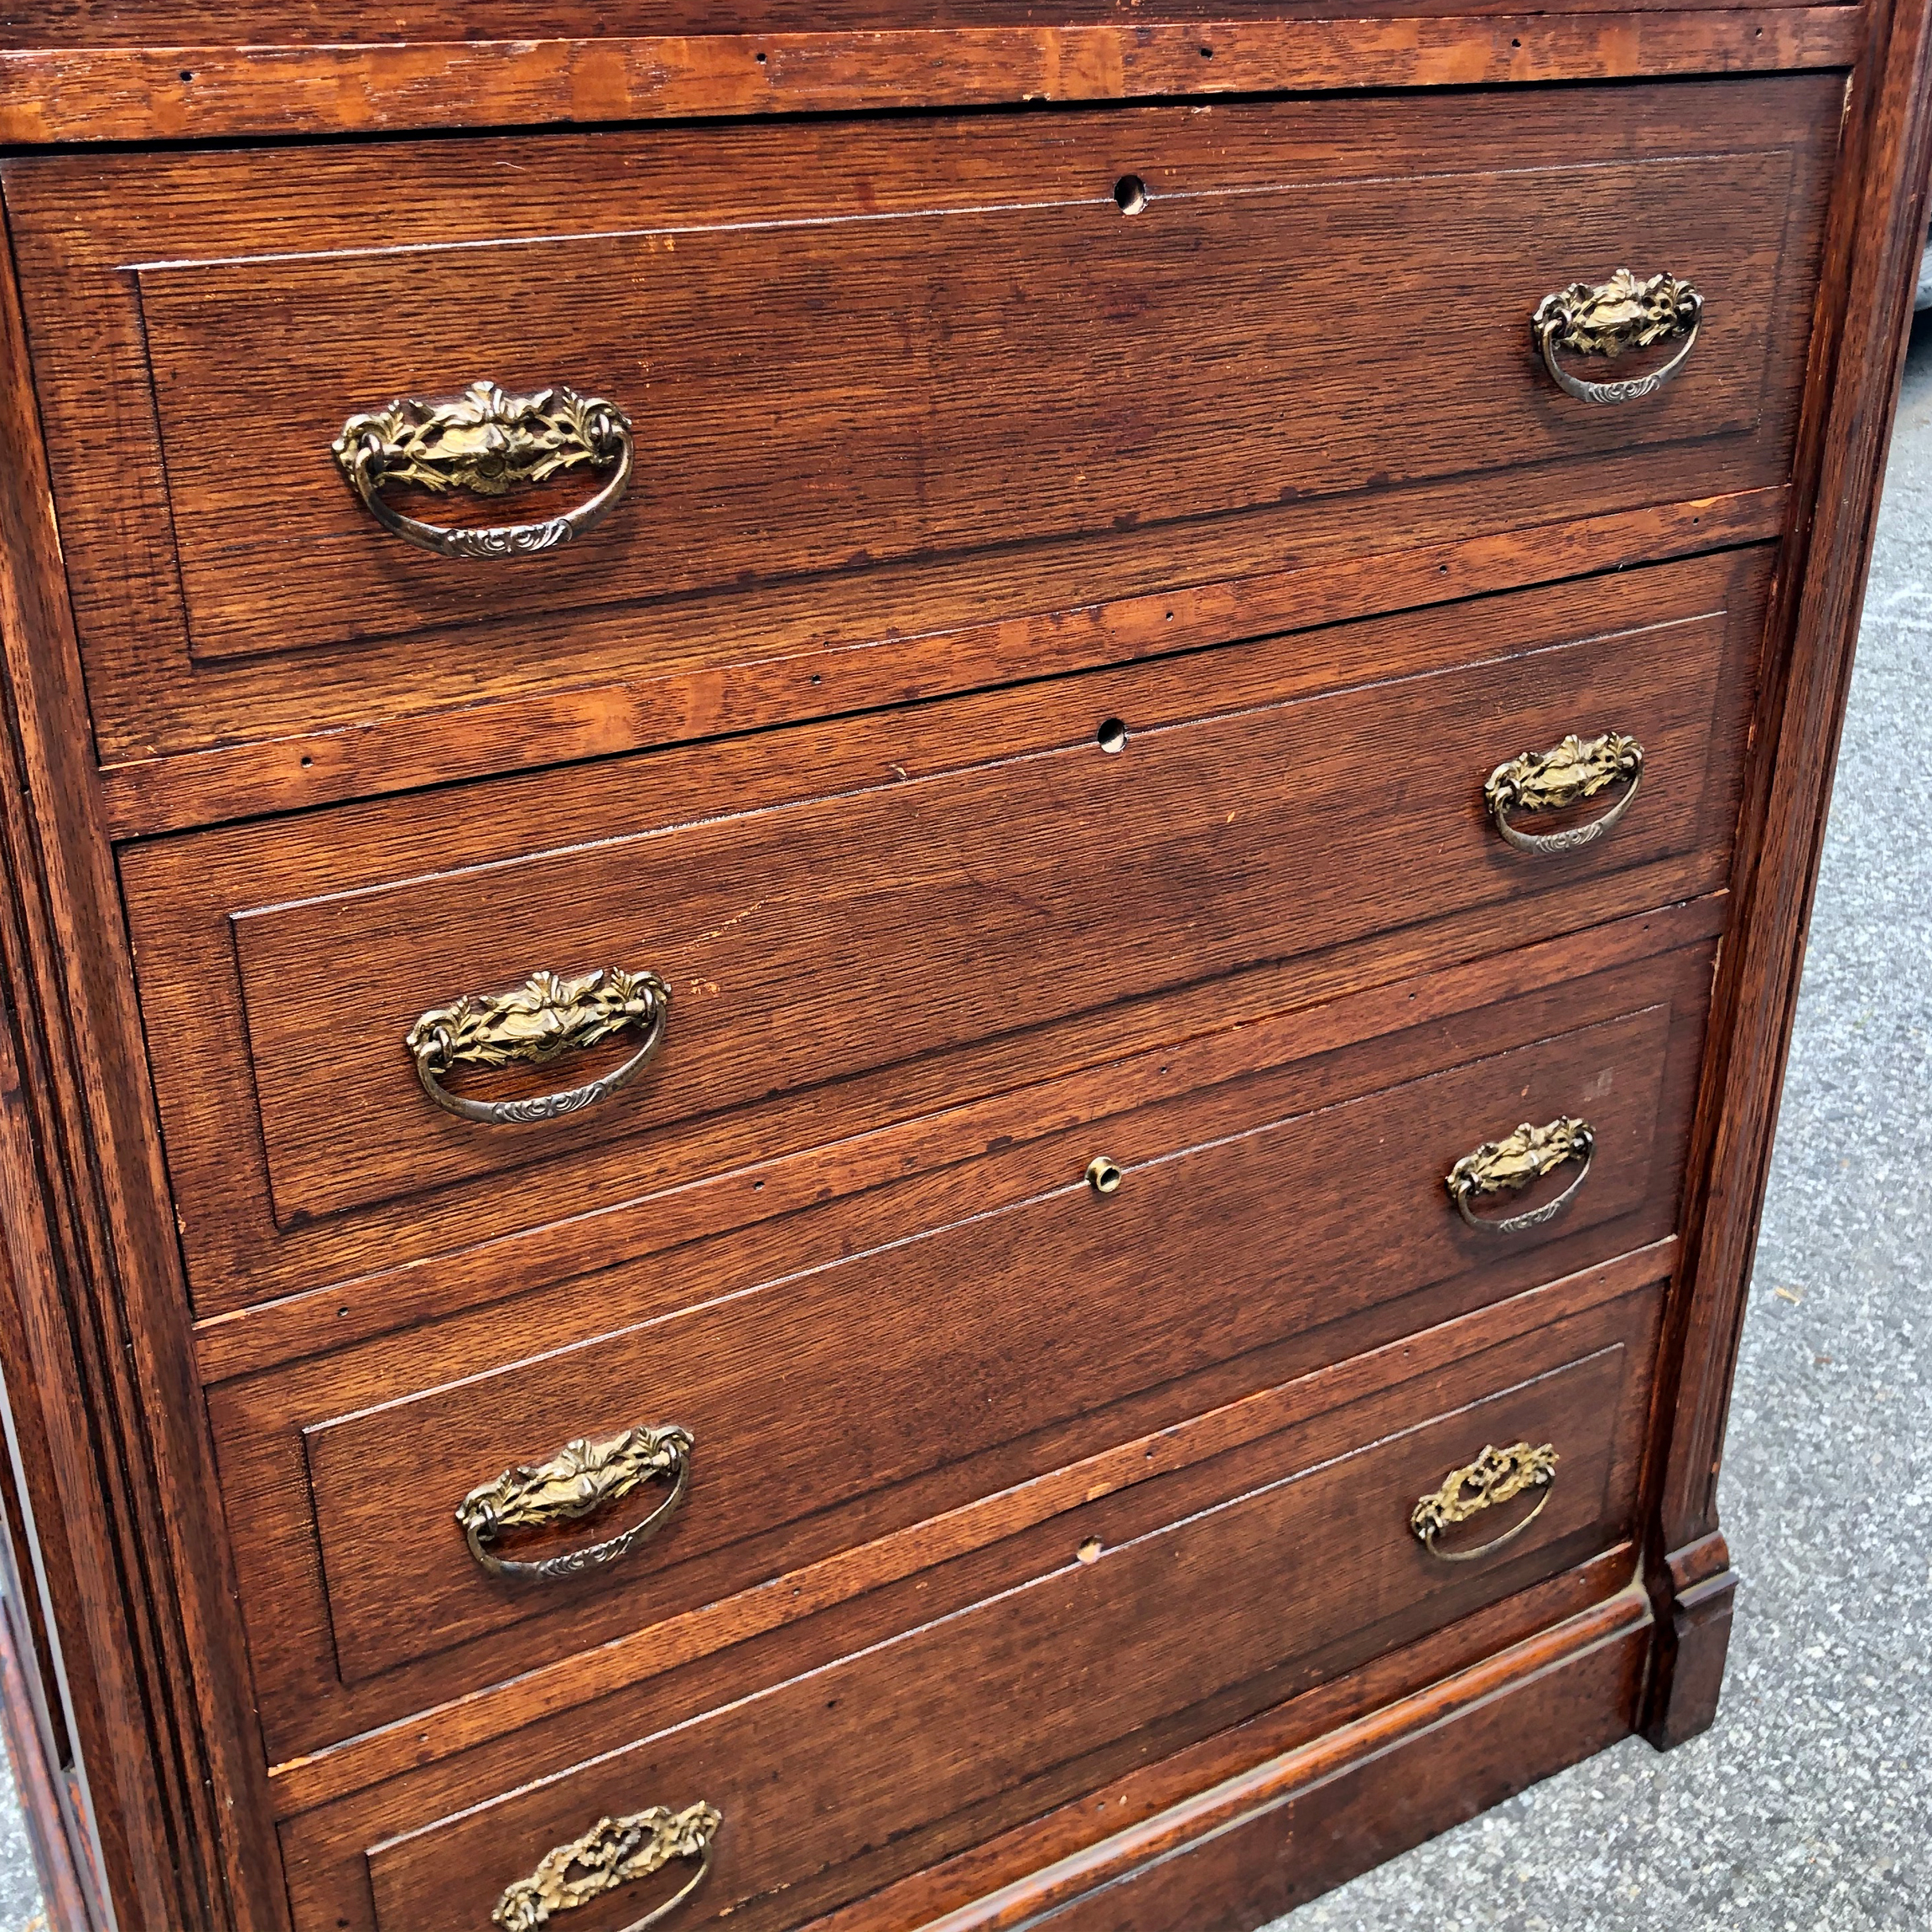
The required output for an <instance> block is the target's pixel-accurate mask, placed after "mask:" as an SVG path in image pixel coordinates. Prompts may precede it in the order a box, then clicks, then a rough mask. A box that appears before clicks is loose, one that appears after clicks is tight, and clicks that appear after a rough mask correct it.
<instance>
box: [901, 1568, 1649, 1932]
mask: <svg viewBox="0 0 1932 1932" xmlns="http://www.w3.org/2000/svg"><path fill="white" fill-rule="evenodd" d="M1653 1629H1654V1619H1653V1617H1652V1613H1651V1609H1650V1603H1649V1597H1648V1596H1647V1595H1646V1593H1645V1592H1644V1587H1643V1586H1642V1585H1641V1584H1640V1583H1639V1584H1633V1585H1631V1586H1630V1587H1628V1588H1627V1589H1625V1590H1623V1591H1621V1592H1618V1594H1617V1595H1615V1596H1613V1597H1610V1598H1608V1599H1607V1601H1605V1602H1601V1603H1598V1604H1597V1605H1596V1606H1594V1607H1592V1608H1590V1609H1588V1610H1586V1611H1583V1612H1581V1613H1579V1614H1577V1615H1576V1616H1573V1617H1571V1618H1567V1619H1566V1620H1565V1621H1563V1622H1561V1623H1556V1624H1555V1625H1552V1626H1551V1627H1550V1628H1548V1629H1546V1630H1544V1631H1542V1632H1540V1633H1537V1634H1536V1635H1535V1636H1533V1637H1530V1638H1528V1639H1524V1641H1522V1642H1520V1643H1518V1644H1512V1645H1511V1646H1509V1648H1508V1649H1504V1650H1502V1651H1499V1652H1498V1653H1497V1654H1495V1655H1494V1656H1493V1657H1489V1658H1486V1659H1483V1660H1482V1661H1481V1662H1479V1663H1477V1664H1474V1665H1470V1666H1469V1667H1467V1669H1464V1670H1458V1671H1457V1672H1455V1673H1454V1674H1453V1675H1450V1676H1447V1677H1445V1678H1443V1679H1441V1680H1439V1681H1438V1682H1436V1683H1435V1684H1432V1685H1429V1686H1428V1687H1427V1688H1426V1689H1425V1690H1420V1691H1418V1692H1416V1693H1415V1694H1414V1695H1413V1696H1407V1697H1404V1698H1401V1699H1399V1700H1398V1701H1395V1702H1394V1703H1391V1704H1389V1705H1386V1706H1383V1707H1382V1708H1380V1709H1379V1710H1377V1711H1372V1712H1370V1713H1369V1714H1368V1715H1367V1716H1363V1717H1362V1718H1359V1719H1358V1720H1357V1721H1355V1722H1352V1723H1349V1724H1346V1725H1343V1726H1342V1727H1339V1728H1337V1729H1336V1730H1334V1731H1332V1732H1329V1733H1327V1735H1326V1736H1323V1737H1318V1738H1316V1739H1314V1740H1312V1741H1311V1742H1308V1743H1306V1744H1304V1745H1301V1746H1300V1747H1298V1748H1295V1749H1293V1750H1290V1751H1286V1752H1284V1753H1281V1754H1280V1755H1279V1756H1277V1757H1275V1758H1270V1759H1268V1760H1267V1761H1266V1762H1265V1763H1260V1764H1258V1765H1255V1766H1254V1768H1251V1769H1249V1770H1247V1771H1244V1772H1243V1773H1241V1774H1239V1776H1236V1777H1232V1778H1228V1779H1224V1780H1223V1781H1222V1782H1221V1783H1219V1784H1215V1785H1213V1786H1211V1787H1209V1788H1208V1789H1205V1790H1202V1791H1201V1792H1199V1793H1197V1794H1195V1795H1194V1796H1192V1797H1190V1798H1187V1799H1184V1800H1182V1801H1180V1802H1179V1803H1176V1804H1175V1805H1171V1806H1169V1807H1168V1808H1167V1809H1166V1810H1163V1811H1161V1812H1159V1813H1156V1815H1154V1816H1152V1817H1150V1818H1146V1819H1144V1820H1141V1821H1140V1822H1139V1823H1137V1824H1135V1825H1133V1826H1130V1827H1129V1828H1127V1829H1126V1830H1124V1831H1119V1832H1118V1833H1115V1834H1114V1836H1110V1837H1108V1838H1104V1839H1103V1840H1101V1841H1098V1843H1096V1844H1093V1845H1092V1846H1088V1847H1086V1848H1085V1849H1083V1850H1082V1851H1078V1852H1075V1853H1073V1854H1072V1855H1071V1856H1069V1857H1065V1858H1062V1859H1061V1860H1059V1861H1057V1862H1055V1863H1053V1864H1050V1865H1048V1866H1046V1867H1043V1868H1042V1869H1041V1870H1040V1871H1038V1872H1033V1873H1031V1874H1030V1875H1029V1876H1028V1877H1026V1878H1024V1879H1021V1880H1020V1881H1018V1882H1016V1883H1013V1884H1010V1885H1008V1886H1005V1887H1004V1888H1001V1889H1000V1890H999V1891H996V1892H994V1893H989V1894H988V1895H987V1896H986V1897H984V1898H980V1899H978V1900H975V1901H974V1903H971V1904H969V1905H966V1906H963V1907H961V1908H959V1909H957V1910H954V1911H951V1912H948V1913H947V1914H944V1915H943V1917H941V1918H937V1919H932V1920H930V1921H929V1922H928V1924H927V1932H1028V1929H1030V1928H1032V1927H1035V1926H1042V1927H1044V1926H1048V1925H1051V1926H1052V1928H1053V1932H1114V1929H1116V1928H1120V1927H1125V1926H1131V1927H1133V1928H1134V1932H1249V1928H1251V1927H1254V1926H1256V1925H1259V1924H1265V1923H1266V1922H1267V1921H1268V1920H1270V1919H1275V1918H1277V1917H1279V1916H1280V1914H1282V1913H1285V1912H1288V1911H1291V1910H1292V1909H1294V1908H1295V1907H1296V1906H1298V1905H1301V1904H1304V1903H1306V1902H1307V1901H1308V1900H1309V1899H1311V1898H1317V1897H1318V1896H1319V1895H1320V1894H1321V1893H1323V1892H1327V1891H1330V1890H1332V1889H1333V1888H1335V1887H1336V1886H1337V1885H1340V1884H1343V1883H1346V1882H1347V1881H1348V1879H1350V1878H1353V1877H1355V1876H1357V1875H1358V1873H1360V1872H1365V1871H1367V1870H1368V1868H1369V1867H1371V1866H1374V1865H1376V1864H1379V1863H1380V1862H1382V1861H1383V1860H1384V1859H1386V1858H1389V1857H1394V1855H1395V1854H1396V1853H1398V1852H1400V1851H1407V1850H1408V1849H1409V1848H1410V1846H1415V1845H1419V1844H1420V1843H1421V1842H1422V1841H1424V1840H1425V1839H1426V1838H1431V1837H1433V1836H1436V1834H1437V1833H1439V1832H1441V1831H1446V1830H1448V1829H1449V1828H1450V1827H1451V1826H1454V1825H1459V1824H1461V1823H1462V1822H1463V1821H1464V1820H1467V1819H1470V1818H1472V1817H1474V1816H1475V1815H1477V1814H1478V1812H1481V1811H1483V1810H1487V1809H1488V1807H1489V1806H1491V1805H1496V1804H1499V1803H1500V1802H1501V1801H1502V1800H1504V1799H1505V1798H1509V1797H1512V1796H1514V1794H1516V1793H1517V1792H1519V1791H1521V1790H1524V1789H1526V1788H1527V1787H1528V1786H1529V1785H1531V1784H1535V1783H1537V1782H1539V1781H1540V1779H1545V1778H1547V1777H1550V1776H1551V1775H1552V1774H1554V1773H1555V1772H1557V1771H1561V1770H1563V1769H1565V1768H1566V1767H1567V1766H1569V1765H1571V1764H1573V1763H1577V1762H1579V1761H1580V1760H1581V1759H1582V1758H1587V1757H1589V1756H1591V1755H1592V1753H1595V1752H1597V1751H1600V1750H1602V1749H1603V1748H1605V1747H1606V1746H1607V1745H1610V1744H1613V1743H1614V1742H1617V1741H1618V1739H1619V1738H1621V1737H1628V1735H1629V1734H1630V1733H1631V1732H1633V1730H1634V1729H1635V1728H1636V1725H1637V1719H1638V1715H1639V1703H1640V1700H1641V1697H1642V1692H1643V1685H1644V1676H1645V1669H1646V1665H1647V1663H1648V1660H1649V1649H1650V1644H1651V1638H1652V1633H1653ZM1105 1797H1106V1794H1104V1793H1102V1794H1097V1795H1096V1798H1095V1800H1094V1803H1095V1804H1096V1805H1104V1802H1105Z"/></svg>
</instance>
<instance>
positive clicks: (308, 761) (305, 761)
mask: <svg viewBox="0 0 1932 1932" xmlns="http://www.w3.org/2000/svg"><path fill="white" fill-rule="evenodd" d="M314 762H315V761H314V759H313V758H311V757H310V756H309V754H308V753H307V752H306V751H304V753H303V754H302V769H303V770H304V771H307V770H308V769H309V766H311V765H313V764H314Z"/></svg>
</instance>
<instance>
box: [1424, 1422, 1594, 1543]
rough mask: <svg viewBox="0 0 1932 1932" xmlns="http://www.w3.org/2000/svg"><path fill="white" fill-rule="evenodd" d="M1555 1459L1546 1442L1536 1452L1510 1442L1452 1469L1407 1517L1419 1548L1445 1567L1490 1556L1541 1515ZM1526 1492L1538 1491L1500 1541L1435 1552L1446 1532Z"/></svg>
mask: <svg viewBox="0 0 1932 1932" xmlns="http://www.w3.org/2000/svg"><path fill="white" fill-rule="evenodd" d="M1558 1460H1559V1458H1558V1457H1557V1454H1556V1452H1555V1448H1554V1447H1553V1446H1551V1445H1550V1444H1549V1443H1547V1442H1545V1443H1544V1444H1543V1445H1542V1446H1541V1447H1540V1448H1536V1449H1532V1448H1531V1447H1530V1446H1529V1444H1528V1443H1527V1442H1512V1443H1511V1444H1510V1445H1509V1447H1508V1448H1507V1449H1496V1448H1485V1449H1484V1450H1483V1453H1482V1454H1481V1455H1480V1456H1478V1457H1477V1458H1476V1460H1475V1461H1474V1462H1471V1463H1467V1464H1466V1465H1465V1466H1464V1467H1462V1468H1460V1469H1452V1470H1451V1471H1450V1472H1449V1476H1448V1478H1447V1479H1446V1481H1445V1482H1444V1483H1443V1485H1442V1487H1441V1488H1440V1489H1438V1490H1436V1491H1435V1492H1434V1493H1432V1494H1431V1495H1428V1496H1425V1497H1423V1498H1421V1500H1420V1502H1418V1503H1417V1504H1416V1505H1415V1508H1414V1509H1412V1510H1411V1511H1410V1513H1409V1527H1410V1529H1413V1530H1414V1531H1415V1536H1416V1540H1417V1541H1419V1542H1420V1544H1421V1545H1422V1547H1423V1548H1424V1549H1425V1550H1427V1551H1428V1552H1429V1554H1430V1555H1431V1556H1435V1557H1439V1558H1440V1559H1441V1561H1443V1562H1445V1563H1472V1562H1474V1561H1475V1560H1476V1559H1477V1558H1478V1556H1489V1555H1494V1554H1495V1552H1496V1551H1497V1550H1500V1549H1501V1548H1502V1547H1503V1545H1504V1544H1505V1543H1512V1542H1514V1540H1516V1538H1517V1537H1519V1536H1520V1535H1522V1534H1523V1532H1524V1530H1525V1529H1528V1528H1529V1525H1530V1524H1532V1523H1534V1522H1535V1520H1536V1519H1537V1518H1538V1517H1539V1516H1540V1515H1541V1514H1543V1508H1544V1505H1545V1504H1546V1503H1548V1502H1549V1500H1550V1484H1551V1483H1554V1482H1555V1480H1556V1464H1557V1462H1558ZM1526 1489H1540V1490H1541V1491H1542V1494H1541V1495H1540V1497H1539V1498H1537V1501H1536V1507H1535V1509H1532V1510H1531V1511H1530V1512H1529V1514H1528V1515H1527V1516H1525V1517H1524V1519H1523V1520H1522V1521H1521V1522H1520V1523H1516V1524H1511V1525H1510V1527H1509V1529H1505V1530H1504V1532H1503V1534H1502V1535H1500V1536H1498V1537H1496V1538H1494V1539H1493V1540H1491V1541H1490V1542H1488V1543H1485V1544H1483V1545H1481V1546H1480V1547H1479V1548H1478V1549H1474V1550H1438V1549H1437V1548H1436V1538H1437V1537H1438V1536H1440V1535H1441V1534H1442V1532H1443V1531H1444V1530H1445V1529H1452V1528H1453V1527H1454V1526H1455V1525H1456V1524H1458V1523H1467V1521H1468V1520H1469V1519H1470V1518H1471V1517H1472V1516H1479V1515H1480V1514H1482V1513H1483V1511H1484V1510H1485V1509H1494V1508H1495V1507H1496V1505H1497V1504H1499V1503H1509V1502H1513V1501H1514V1499H1515V1498H1517V1497H1519V1496H1520V1495H1521V1494H1522V1493H1524V1491H1525V1490H1526Z"/></svg>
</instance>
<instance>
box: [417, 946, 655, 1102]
mask: <svg viewBox="0 0 1932 1932" xmlns="http://www.w3.org/2000/svg"><path fill="white" fill-rule="evenodd" d="M670 1016H671V989H670V988H669V987H668V986H667V985H666V984H664V982H663V981H662V979H659V978H658V977H657V974H655V973H626V972H625V971H624V970H623V969H621V968H619V967H615V966H600V967H599V968H598V969H597V970H596V971H595V972H594V973H586V974H584V975H583V976H582V977H581V978H579V979H559V978H558V976H557V975H556V974H554V973H533V974H531V976H530V978H529V979H527V980H526V981H525V982H524V983H523V984H522V985H521V986H519V987H517V989H515V990H514V991H513V992H509V993H493V994H490V995H481V994H475V993H465V995H463V997H462V998H461V999H460V1000H457V1001H456V1002H455V1003H454V1005H449V1006H433V1007H431V1008H430V1010H428V1012H427V1013H425V1014H423V1016H422V1017H421V1018H420V1019H419V1020H418V1021H417V1022H416V1024H415V1025H414V1026H412V1027H411V1028H410V1029H409V1031H408V1034H407V1035H406V1036H405V1038H404V1044H405V1045H406V1046H408V1049H409V1052H410V1056H411V1057H412V1058H413V1060H414V1061H415V1062H416V1077H417V1078H418V1079H419V1080H420V1081H421V1082H422V1083H423V1092H424V1093H427V1094H428V1096H429V1098H431V1099H432V1100H434V1102H435V1103H436V1104H437V1105H438V1106H439V1107H440V1108H442V1109H444V1111H445V1112H447V1113H450V1114H456V1115H457V1116H458V1117H459V1118H460V1119H465V1120H480V1121H482V1122H484V1123H485V1124H486V1125H489V1126H492V1127H503V1126H514V1125H522V1124H527V1123H529V1122H531V1121H535V1120H554V1119H557V1118H558V1115H560V1114H574V1113H576V1112H577V1110H578V1109H579V1108H583V1107H589V1106H591V1105H594V1104H595V1103H596V1102H597V1101H600V1100H602V1099H605V1098H608V1097H609V1096H610V1095H611V1094H613V1093H615V1092H616V1091H617V1089H618V1088H620V1087H621V1086H623V1085H625V1084H626V1083H627V1082H628V1081H630V1080H632V1079H634V1078H636V1075H637V1074H638V1073H640V1072H641V1071H642V1070H643V1068H644V1066H645V1064H646V1062H648V1061H649V1060H650V1058H651V1057H652V1055H653V1054H654V1053H656V1052H657V1049H658V1047H659V1046H662V1044H663V1041H664V1026H665V1022H666V1021H667V1020H668V1019H669V1018H670ZM626 1026H637V1027H641V1028H642V1029H643V1032H644V1038H643V1040H642V1041H641V1044H640V1045H639V1046H638V1048H637V1051H636V1052H635V1053H633V1054H632V1055H631V1057H630V1058H629V1059H628V1060H626V1062H624V1064H623V1065H622V1066H621V1067H618V1068H617V1069H616V1070H615V1072H610V1073H606V1074H605V1075H604V1077H603V1078H601V1079H599V1080H590V1081H587V1082H585V1083H584V1085H583V1086H581V1087H571V1088H566V1089H565V1090H564V1092H563V1093H540V1094H538V1095H537V1096H536V1097H535V1098H532V1099H528V1100H470V1099H465V1098H464V1096H463V1095H462V1094H460V1093H451V1092H450V1091H449V1088H447V1087H445V1086H444V1084H443V1080H442V1077H443V1075H444V1074H445V1073H448V1072H451V1071H452V1070H453V1069H454V1068H455V1067H508V1066H511V1065H512V1064H513V1063H516V1062H522V1063H523V1064H524V1065H527V1066H531V1067H543V1066H547V1065H548V1063H549V1062H551V1061H553V1060H554V1059H555V1058H556V1057H558V1054H560V1053H564V1052H569V1050H570V1049H571V1048H573V1047H583V1046H595V1045H596V1044H597V1043H598V1041H600V1040H608V1039H609V1038H610V1036H611V1035H612V1034H614V1033H619V1032H621V1031H623V1030H624V1028H626Z"/></svg>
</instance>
